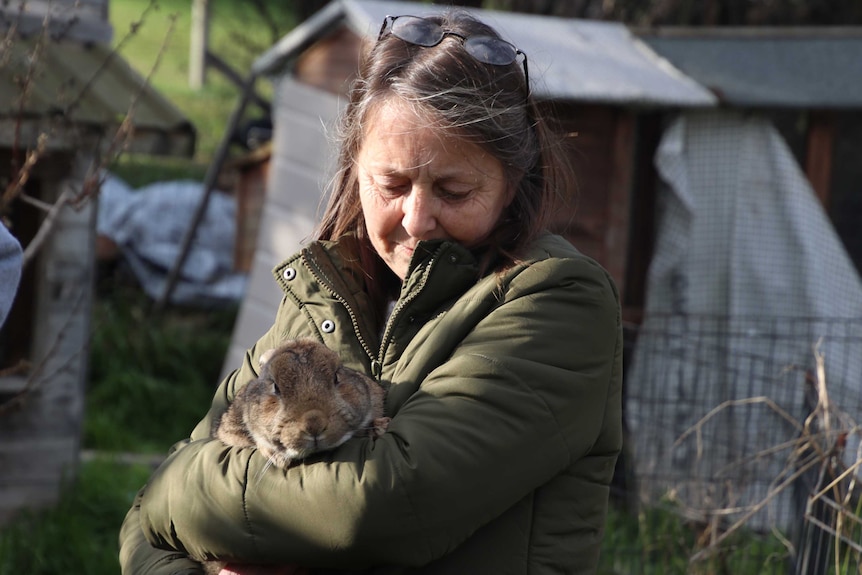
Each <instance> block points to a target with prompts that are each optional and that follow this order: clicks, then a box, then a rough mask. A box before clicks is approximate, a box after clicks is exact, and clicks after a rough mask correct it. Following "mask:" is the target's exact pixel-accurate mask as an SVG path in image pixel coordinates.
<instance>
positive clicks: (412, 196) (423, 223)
mask: <svg viewBox="0 0 862 575" xmlns="http://www.w3.org/2000/svg"><path fill="white" fill-rule="evenodd" d="M401 209H402V211H403V212H404V215H403V217H402V218H401V225H402V227H403V228H404V229H405V230H406V231H407V233H408V234H410V236H411V237H414V238H419V239H425V238H428V236H429V234H430V233H431V232H433V231H434V230H435V229H436V228H437V201H436V198H434V196H433V195H432V194H431V193H430V192H429V191H427V190H426V189H424V188H423V187H420V186H416V185H414V186H413V187H412V188H411V190H410V193H409V194H407V195H406V196H405V198H404V203H403V204H402V207H401Z"/></svg>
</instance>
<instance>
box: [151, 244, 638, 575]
mask: <svg viewBox="0 0 862 575" xmlns="http://www.w3.org/2000/svg"><path fill="white" fill-rule="evenodd" d="M462 299H464V298H462ZM489 299H491V300H493V301H492V303H490V304H488V305H487V306H485V307H483V306H482V305H472V304H471V305H469V306H465V307H464V308H463V309H461V310H460V311H459V313H462V314H463V317H455V316H454V311H450V312H449V316H451V317H449V318H447V319H444V321H447V320H448V321H450V322H451V325H449V326H448V328H447V329H448V331H447V332H446V333H447V334H450V335H446V336H441V337H453V338H457V340H458V342H457V344H456V345H453V346H452V351H451V353H450V354H449V355H448V358H447V359H446V360H445V361H443V362H442V363H440V365H439V366H438V367H436V368H435V369H433V370H431V371H430V373H428V374H427V376H426V377H424V379H423V380H422V381H421V385H420V386H419V387H418V389H417V391H416V392H415V393H412V394H411V396H410V398H409V399H408V400H407V401H405V402H404V403H403V405H401V407H400V409H399V410H398V412H397V413H396V414H395V415H394V417H393V419H392V422H391V424H390V426H389V429H388V431H387V433H385V434H384V435H383V436H382V437H381V438H379V439H377V440H376V441H372V440H370V439H367V438H358V439H354V440H351V441H348V442H347V443H345V444H344V445H342V446H341V447H340V448H338V449H337V450H335V451H333V452H330V453H328V454H323V455H321V456H320V457H319V458H318V459H315V460H313V461H308V462H306V463H304V464H299V465H295V466H293V467H290V468H288V469H287V470H279V469H275V468H272V467H270V468H266V465H265V463H266V462H265V460H264V458H263V457H261V456H260V455H257V454H256V453H255V452H254V450H239V449H231V448H227V447H225V446H223V445H221V444H220V443H219V442H217V441H212V440H198V441H193V442H191V443H190V444H189V445H188V446H187V447H185V448H183V449H181V450H179V451H178V452H177V453H175V454H174V455H173V457H172V458H171V460H169V461H168V462H166V464H165V465H163V466H162V467H161V468H160V469H159V470H158V471H157V472H156V474H155V475H154V476H153V478H152V480H151V481H150V482H149V484H148V486H147V487H146V489H145V490H144V493H143V496H142V499H141V507H140V509H141V511H140V522H141V527H142V529H143V532H144V534H145V536H146V537H147V539H148V540H149V541H150V543H152V544H153V545H156V546H158V547H162V548H166V549H179V550H188V551H191V552H193V553H195V554H201V555H214V556H217V557H220V558H234V559H238V560H246V561H256V562H263V563H299V564H303V565H308V566H314V567H317V566H320V567H353V568H361V567H366V566H371V565H381V564H396V565H422V564H426V563H428V562H430V561H432V560H434V559H436V558H439V557H441V556H443V555H445V554H447V553H448V552H450V551H452V550H453V549H454V548H455V547H457V545H459V544H460V543H461V542H463V541H464V540H465V539H467V538H468V537H469V536H470V535H471V534H472V533H474V532H475V531H476V530H477V529H478V528H479V527H481V526H482V525H484V524H486V523H488V522H489V521H491V520H492V519H494V518H495V517H497V516H499V515H501V514H502V513H503V512H504V511H505V510H507V509H508V508H510V507H511V506H512V505H514V504H515V503H516V502H518V501H519V500H521V499H522V498H524V497H525V496H527V495H528V494H530V493H531V492H533V491H534V490H535V489H536V488H538V487H540V486H541V485H543V484H545V483H546V482H548V481H549V480H551V479H552V478H554V477H555V476H556V475H558V474H559V473H561V472H562V471H563V470H565V469H567V468H568V467H569V466H570V465H572V463H573V462H575V461H577V460H579V459H581V458H583V457H585V456H586V455H587V454H588V453H590V452H591V450H594V449H595V446H596V445H597V444H599V443H601V441H602V438H601V437H600V436H601V435H602V430H603V429H606V426H607V422H606V421H605V418H606V414H607V413H608V411H606V404H607V403H608V401H609V393H610V392H611V388H612V387H614V386H618V385H619V382H618V381H617V382H616V383H614V381H613V380H615V379H616V378H618V377H619V362H620V360H621V355H620V354H621V351H620V339H619V330H620V320H619V303H618V300H617V296H616V292H615V288H614V287H613V285H612V283H611V282H610V280H609V278H608V276H607V275H606V274H605V272H604V271H603V270H601V269H600V268H599V267H598V266H597V265H595V264H594V263H591V262H589V261H587V260H577V259H568V260H545V261H543V262H539V263H536V264H533V265H531V266H527V267H525V268H524V269H523V270H521V272H520V273H518V274H516V275H515V276H514V277H513V278H510V279H509V280H508V283H507V284H506V286H505V288H504V293H503V296H502V299H501V300H497V299H495V298H489ZM473 313H475V314H476V317H470V314H473ZM461 325H467V326H471V327H470V329H469V330H468V331H467V332H466V333H458V329H459V327H458V326H461ZM437 329H441V330H442V327H441V326H438V328H437ZM433 341H438V340H433ZM447 345H448V344H447ZM416 353H420V352H419V351H417V352H416ZM397 375H398V374H397V373H396V374H395V379H394V380H393V381H394V384H395V385H397V384H398V381H397ZM613 411H614V410H611V411H610V412H613ZM617 414H618V412H617ZM618 425H619V422H615V423H613V424H612V425H611V428H615V426H618ZM612 443H615V446H612V447H611V448H609V450H613V449H618V448H619V446H618V444H616V443H618V438H615V439H614V440H613V442H612Z"/></svg>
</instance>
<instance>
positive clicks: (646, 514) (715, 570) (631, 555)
mask: <svg viewBox="0 0 862 575" xmlns="http://www.w3.org/2000/svg"><path fill="white" fill-rule="evenodd" d="M698 534H699V529H698V527H697V526H696V525H693V524H691V523H688V522H686V521H684V520H683V519H681V518H680V516H679V515H678V514H677V513H675V512H674V510H673V509H672V508H671V507H670V506H669V505H666V504H664V503H658V504H657V506H656V507H652V508H644V509H641V510H640V512H639V513H638V514H637V515H633V514H630V513H626V512H625V511H623V510H621V509H618V508H615V507H613V506H612V507H611V510H610V512H609V515H608V521H607V523H606V526H605V539H604V541H603V542H602V555H601V561H600V564H599V574H600V575H623V574H626V575H627V574H634V573H637V574H642V575H712V574H716V575H721V574H731V573H732V574H740V575H766V574H774V575H781V574H784V573H786V572H787V571H788V565H789V564H788V556H789V552H788V550H787V548H786V547H785V546H784V545H783V544H782V543H781V542H780V541H779V540H778V538H776V537H775V536H774V535H773V534H763V533H754V532H751V531H749V530H746V529H741V530H739V531H738V532H736V533H734V534H733V535H731V536H730V537H729V538H728V539H727V540H726V541H725V542H724V543H723V544H722V545H721V546H720V548H719V550H717V552H715V553H713V554H709V555H708V556H706V557H705V558H703V559H701V560H699V561H697V562H691V561H689V558H690V557H693V556H694V555H695V554H696V553H697V552H698V551H700V550H702V549H703V543H699V542H698V540H697V539H698Z"/></svg>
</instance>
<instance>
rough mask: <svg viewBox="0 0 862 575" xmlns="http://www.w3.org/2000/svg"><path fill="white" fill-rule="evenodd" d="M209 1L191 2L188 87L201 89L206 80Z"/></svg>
mask: <svg viewBox="0 0 862 575" xmlns="http://www.w3.org/2000/svg"><path fill="white" fill-rule="evenodd" d="M209 20H210V3H209V0H192V29H191V34H190V37H189V87H190V88H192V89H194V90H199V89H201V88H203V86H204V84H205V83H206V78H207V50H208V49H209Z"/></svg>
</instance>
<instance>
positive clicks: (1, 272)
mask: <svg viewBox="0 0 862 575" xmlns="http://www.w3.org/2000/svg"><path fill="white" fill-rule="evenodd" d="M22 265H23V253H22V251H21V244H19V243H18V240H16V239H15V236H13V235H12V233H11V232H10V231H9V230H8V229H6V226H4V225H2V224H0V326H2V325H3V324H4V323H5V322H6V317H7V316H8V314H9V309H10V308H11V307H12V302H13V301H15V294H16V293H17V291H18V282H19V281H21V267H22Z"/></svg>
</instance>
